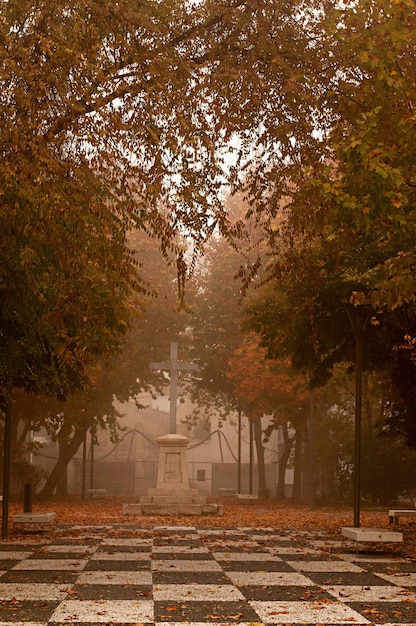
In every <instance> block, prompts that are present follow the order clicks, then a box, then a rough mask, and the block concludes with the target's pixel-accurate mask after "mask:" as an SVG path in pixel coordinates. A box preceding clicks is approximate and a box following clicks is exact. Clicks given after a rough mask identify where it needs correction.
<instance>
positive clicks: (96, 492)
mask: <svg viewBox="0 0 416 626" xmlns="http://www.w3.org/2000/svg"><path fill="white" fill-rule="evenodd" d="M106 493H107V491H106V489H88V490H87V494H88V495H89V496H90V498H91V499H92V498H94V496H105V494H106Z"/></svg>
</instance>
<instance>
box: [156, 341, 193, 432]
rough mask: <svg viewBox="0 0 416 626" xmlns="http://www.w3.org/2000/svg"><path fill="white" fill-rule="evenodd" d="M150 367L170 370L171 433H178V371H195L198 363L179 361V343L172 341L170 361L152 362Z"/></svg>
mask: <svg viewBox="0 0 416 626" xmlns="http://www.w3.org/2000/svg"><path fill="white" fill-rule="evenodd" d="M150 369H152V370H163V371H167V372H169V377H170V411H169V413H170V433H171V434H176V409H177V402H178V373H179V372H192V371H193V372H195V371H197V370H198V365H197V364H196V363H181V362H179V361H178V344H177V342H176V341H172V343H171V344H170V361H162V362H161V363H150Z"/></svg>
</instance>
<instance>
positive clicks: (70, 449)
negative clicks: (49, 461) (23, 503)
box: [40, 428, 84, 498]
mask: <svg viewBox="0 0 416 626" xmlns="http://www.w3.org/2000/svg"><path fill="white" fill-rule="evenodd" d="M83 441H84V429H83V428H79V429H77V430H76V431H75V432H74V434H73V436H72V438H71V439H70V440H69V441H68V442H67V445H64V444H60V446H59V458H58V460H57V462H56V464H55V467H54V468H53V469H52V471H51V473H50V474H49V476H48V478H47V479H46V483H45V484H44V486H43V489H42V491H41V492H40V495H41V496H42V497H44V498H50V497H52V496H53V494H54V492H55V489H56V488H57V486H58V484H59V481H60V480H61V479H62V476H63V475H64V474H65V472H66V470H67V467H68V463H69V462H70V460H71V459H72V458H73V457H74V456H75V454H76V453H77V451H78V448H79V447H80V445H81V444H82V442H83Z"/></svg>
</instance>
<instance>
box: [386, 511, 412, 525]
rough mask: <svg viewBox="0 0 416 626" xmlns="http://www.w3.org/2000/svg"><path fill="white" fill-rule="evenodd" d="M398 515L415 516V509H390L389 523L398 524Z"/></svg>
mask: <svg viewBox="0 0 416 626" xmlns="http://www.w3.org/2000/svg"><path fill="white" fill-rule="evenodd" d="M399 517H416V509H390V511H389V523H390V524H398V523H399Z"/></svg>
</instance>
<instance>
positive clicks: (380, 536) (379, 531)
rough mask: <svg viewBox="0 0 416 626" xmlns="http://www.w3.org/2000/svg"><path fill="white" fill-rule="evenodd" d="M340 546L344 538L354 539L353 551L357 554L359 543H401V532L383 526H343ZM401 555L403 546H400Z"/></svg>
mask: <svg viewBox="0 0 416 626" xmlns="http://www.w3.org/2000/svg"><path fill="white" fill-rule="evenodd" d="M341 534H342V547H344V539H345V538H347V539H351V540H352V541H355V551H356V554H358V544H359V543H401V544H403V533H399V532H397V531H395V530H384V528H356V527H355V526H354V527H344V528H342V529H341ZM402 555H403V547H402Z"/></svg>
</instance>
